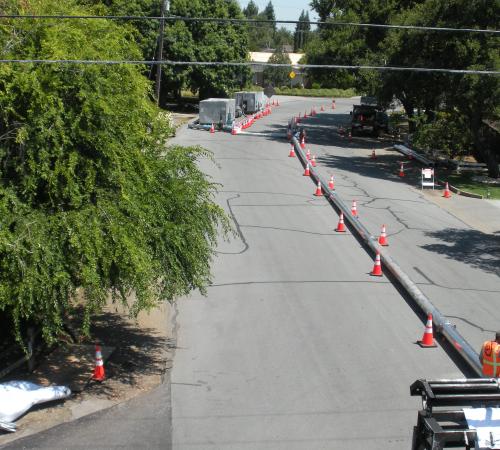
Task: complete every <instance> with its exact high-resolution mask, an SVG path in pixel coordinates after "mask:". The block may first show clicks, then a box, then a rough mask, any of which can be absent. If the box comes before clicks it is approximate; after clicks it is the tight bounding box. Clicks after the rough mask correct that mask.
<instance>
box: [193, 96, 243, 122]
mask: <svg viewBox="0 0 500 450" xmlns="http://www.w3.org/2000/svg"><path fill="white" fill-rule="evenodd" d="M235 112H236V103H235V100H234V99H233V98H208V99H206V100H202V101H201V102H200V124H202V125H203V124H212V123H213V124H215V125H226V124H231V123H232V122H233V120H234V118H235Z"/></svg>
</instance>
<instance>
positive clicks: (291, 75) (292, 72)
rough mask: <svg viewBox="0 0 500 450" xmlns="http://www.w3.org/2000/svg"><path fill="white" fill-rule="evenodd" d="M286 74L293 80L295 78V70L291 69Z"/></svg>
mask: <svg viewBox="0 0 500 450" xmlns="http://www.w3.org/2000/svg"><path fill="white" fill-rule="evenodd" d="M288 76H289V77H290V78H291V79H292V80H293V79H294V78H295V72H294V71H293V70H292V71H291V72H290V73H289V74H288Z"/></svg>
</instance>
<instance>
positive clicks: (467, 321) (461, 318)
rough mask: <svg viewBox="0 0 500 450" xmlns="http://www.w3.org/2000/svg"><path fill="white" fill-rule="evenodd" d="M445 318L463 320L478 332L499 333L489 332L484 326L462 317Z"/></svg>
mask: <svg viewBox="0 0 500 450" xmlns="http://www.w3.org/2000/svg"><path fill="white" fill-rule="evenodd" d="M445 317H446V318H449V319H457V320H461V321H462V322H465V323H466V324H468V325H470V326H471V327H473V328H476V329H478V330H481V331H483V332H485V331H487V332H489V333H495V332H496V331H497V330H488V329H487V328H483V327H482V326H480V325H478V324H477V323H474V322H471V321H470V320H468V319H464V318H463V317H460V316H446V315H445Z"/></svg>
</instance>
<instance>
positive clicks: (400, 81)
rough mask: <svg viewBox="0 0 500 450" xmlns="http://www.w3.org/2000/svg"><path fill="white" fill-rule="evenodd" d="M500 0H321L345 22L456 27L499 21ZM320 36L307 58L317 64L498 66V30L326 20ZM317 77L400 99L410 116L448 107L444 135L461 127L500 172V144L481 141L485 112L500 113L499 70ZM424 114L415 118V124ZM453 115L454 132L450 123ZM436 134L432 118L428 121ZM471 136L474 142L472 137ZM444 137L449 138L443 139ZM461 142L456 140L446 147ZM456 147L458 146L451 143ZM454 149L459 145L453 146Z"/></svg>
mask: <svg viewBox="0 0 500 450" xmlns="http://www.w3.org/2000/svg"><path fill="white" fill-rule="evenodd" d="M499 5H500V4H499V2H498V0H495V1H493V2H487V1H484V0H470V1H469V0H448V1H442V0H390V1H382V0H313V2H312V6H313V8H314V9H315V11H316V12H317V13H318V15H319V16H320V18H321V19H322V20H334V21H342V22H362V23H382V24H402V25H420V26H431V27H436V26H437V27H450V28H492V29H495V28H496V27H497V26H498V8H499ZM319 33H320V39H318V40H315V42H314V44H315V45H309V46H306V54H307V62H308V63H313V64H328V63H331V64H346V65H351V64H354V65H356V64H359V65H377V66H384V65H387V66H402V67H428V68H444V69H447V68H448V69H451V68H453V69H456V68H458V69H479V70H492V69H493V70H498V68H499V67H500V56H499V55H500V52H499V41H498V38H497V37H496V36H491V35H485V34H479V33H463V32H447V33H443V32H432V31H415V30H391V31H387V30H383V29H376V28H365V27H347V26H346V27H329V26H323V27H321V28H320V31H319ZM310 77H311V78H312V81H317V82H319V83H321V84H323V85H325V86H332V87H355V88H357V89H358V91H360V92H364V93H369V94H375V95H377V96H378V98H379V100H381V101H382V102H384V103H386V104H388V103H390V102H391V101H392V100H393V99H395V98H396V99H398V100H399V101H401V103H402V104H403V106H404V108H405V110H406V113H407V115H408V116H409V117H410V119H411V118H412V117H413V115H414V111H415V110H422V111H424V110H440V111H442V112H443V113H444V114H443V115H442V116H440V122H439V123H438V124H437V126H436V127H435V135H436V137H440V138H442V136H443V135H445V136H450V139H452V136H453V133H452V132H451V131H452V130H456V129H459V127H461V128H460V129H462V130H463V133H466V134H467V136H464V137H463V139H459V141H460V142H462V143H463V145H464V146H466V145H470V147H469V148H463V151H464V152H466V151H469V152H470V151H472V152H473V153H474V154H475V155H476V157H477V158H478V159H479V160H480V161H484V162H486V163H487V164H488V167H489V172H490V175H491V176H494V177H498V176H499V175H500V173H499V169H498V163H499V162H500V161H499V159H500V149H492V148H491V147H488V146H487V145H484V143H483V142H481V133H482V131H481V128H482V127H484V122H483V121H484V120H485V119H495V118H497V119H498V115H499V111H498V105H499V104H500V92H499V89H500V79H499V78H498V77H493V76H479V75H451V74H443V73H417V72H373V71H367V70H361V71H345V70H336V71H331V70H313V71H310ZM416 123H417V122H415V121H413V120H412V121H411V122H410V125H411V126H412V131H414V130H413V126H414V125H415V124H416ZM447 123H449V124H450V126H449V130H448V131H449V132H448V133H444V134H443V127H445V126H446V124H447ZM420 124H421V126H423V127H425V128H426V130H425V132H423V133H420V136H422V137H423V136H425V141H426V142H429V140H430V139H431V135H432V133H431V128H432V125H431V124H428V123H424V121H420ZM464 125H466V126H465V128H464ZM469 143H470V144H469ZM443 145H444V144H443ZM454 145H455V147H454V151H453V153H454V152H455V151H456V149H457V146H458V145H459V144H458V142H457V143H455V144H454V142H453V141H450V142H448V143H446V145H444V147H445V148H450V149H451V148H452V147H453V146H454ZM450 152H451V150H450ZM450 154H451V153H450Z"/></svg>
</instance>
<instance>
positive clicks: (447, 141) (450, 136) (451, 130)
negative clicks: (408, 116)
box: [413, 112, 472, 158]
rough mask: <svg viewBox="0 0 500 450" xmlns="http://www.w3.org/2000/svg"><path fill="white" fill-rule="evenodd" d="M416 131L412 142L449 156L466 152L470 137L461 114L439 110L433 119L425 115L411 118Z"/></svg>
mask: <svg viewBox="0 0 500 450" xmlns="http://www.w3.org/2000/svg"><path fill="white" fill-rule="evenodd" d="M413 120H415V121H416V131H415V133H414V134H413V144H414V145H415V146H416V147H417V148H421V149H423V150H440V151H441V152H443V153H445V154H446V155H447V156H448V157H450V158H455V157H456V156H459V155H465V154H468V153H469V151H470V149H471V147H472V137H471V134H470V131H469V127H468V126H467V122H466V120H465V118H464V117H463V116H460V115H458V114H453V113H445V112H441V113H438V114H437V117H436V119H435V120H433V121H429V118H428V116H427V115H425V114H424V115H422V116H420V117H417V118H416V119H413Z"/></svg>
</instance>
